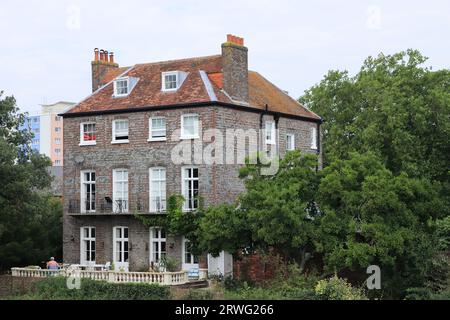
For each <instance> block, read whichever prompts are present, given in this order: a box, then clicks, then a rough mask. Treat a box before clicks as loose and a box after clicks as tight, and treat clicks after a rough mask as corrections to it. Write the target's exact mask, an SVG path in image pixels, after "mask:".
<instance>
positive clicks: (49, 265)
mask: <svg viewBox="0 0 450 320" xmlns="http://www.w3.org/2000/svg"><path fill="white" fill-rule="evenodd" d="M47 269H50V270H58V269H59V265H58V262H56V261H55V258H53V257H51V258H50V261H49V262H47Z"/></svg>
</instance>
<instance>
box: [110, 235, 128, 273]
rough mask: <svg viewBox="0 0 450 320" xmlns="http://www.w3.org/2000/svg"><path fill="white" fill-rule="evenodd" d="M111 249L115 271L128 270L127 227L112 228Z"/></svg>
mask: <svg viewBox="0 0 450 320" xmlns="http://www.w3.org/2000/svg"><path fill="white" fill-rule="evenodd" d="M113 250H114V251H113V261H114V269H115V271H128V227H114V228H113Z"/></svg>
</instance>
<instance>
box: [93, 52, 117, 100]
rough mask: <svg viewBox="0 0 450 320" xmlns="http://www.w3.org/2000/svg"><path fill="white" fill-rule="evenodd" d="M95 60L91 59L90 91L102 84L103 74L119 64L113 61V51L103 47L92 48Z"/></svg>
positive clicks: (103, 81) (103, 82)
mask: <svg viewBox="0 0 450 320" xmlns="http://www.w3.org/2000/svg"><path fill="white" fill-rule="evenodd" d="M94 52H95V61H92V63H91V68H92V70H91V71H92V92H94V91H95V90H97V89H98V88H100V87H101V86H102V85H104V84H105V83H106V82H105V76H106V75H107V74H108V72H109V71H110V70H113V69H117V68H118V67H119V65H118V64H117V63H115V62H114V53H113V52H108V51H107V50H103V49H100V50H99V49H98V48H95V49H94Z"/></svg>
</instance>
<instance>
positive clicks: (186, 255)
mask: <svg viewBox="0 0 450 320" xmlns="http://www.w3.org/2000/svg"><path fill="white" fill-rule="evenodd" d="M182 254H183V260H182V262H183V263H182V268H183V270H188V271H189V270H191V269H193V268H198V256H196V255H193V254H192V253H191V246H190V241H189V240H188V239H186V238H185V237H183V248H182Z"/></svg>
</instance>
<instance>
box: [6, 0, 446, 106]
mask: <svg viewBox="0 0 450 320" xmlns="http://www.w3.org/2000/svg"><path fill="white" fill-rule="evenodd" d="M0 30H1V31H2V32H1V40H0V91H2V90H3V91H4V95H14V96H15V97H16V99H17V104H18V106H19V107H20V109H21V110H22V111H27V112H29V113H30V114H36V113H37V112H38V111H39V109H40V104H45V103H54V102H57V101H60V100H63V101H73V102H79V101H81V100H82V99H83V98H84V97H86V96H88V95H89V94H90V93H91V64H90V62H91V60H92V59H93V56H94V53H93V49H94V48H96V47H98V48H101V49H105V50H108V51H113V52H114V54H115V60H116V62H118V63H119V64H120V65H121V66H131V65H134V64H136V63H145V62H154V61H163V60H171V59H182V58H188V57H195V56H205V55H212V54H219V53H220V50H221V47H220V45H221V43H223V42H225V39H226V34H228V33H231V34H234V35H237V36H241V37H243V38H244V41H245V45H246V46H247V47H248V48H249V69H251V70H255V71H258V72H259V73H261V74H262V75H263V76H264V77H266V78H267V79H269V80H270V81H271V82H273V83H274V84H276V85H277V86H278V87H280V88H281V89H283V90H286V91H288V92H289V94H290V95H291V96H292V97H294V98H298V97H299V96H301V95H302V94H303V92H304V91H305V90H306V89H308V88H310V87H311V86H313V85H314V84H316V83H318V82H319V81H320V80H321V79H322V78H323V77H324V75H325V74H326V73H327V72H328V70H331V69H334V70H336V69H338V70H348V71H349V72H350V73H351V74H354V73H356V72H357V71H358V70H359V68H360V66H361V64H362V62H363V61H364V59H365V58H366V57H368V56H369V55H372V56H376V55H377V54H379V53H380V52H383V53H384V54H392V53H395V52H399V51H402V50H406V49H408V48H414V49H418V50H420V51H421V52H422V54H424V55H425V56H427V57H429V60H428V61H427V66H432V67H433V69H435V70H436V69H442V68H449V65H450V59H449V58H450V41H449V40H450V1H448V0H442V1H440V0H428V1H416V0H408V1H406V0H397V1H392V0H391V1H382V0H372V1H366V0H347V1H331V0H327V1H326V0H315V1H298V0H297V1H294V0H292V1H289V0H276V1H269V0H248V1H245V0H239V1H235V0H226V1H223V0H222V1H215V0H209V1H208V0H192V1H189V0H184V1H178V0H171V1H149V0H147V1H139V0H136V1H133V0H126V1H113V0H109V1H76V0H72V1H66V0H54V1H50V0H47V1H45V0H40V1H24V0H15V1H10V0H1V2H0Z"/></svg>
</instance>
